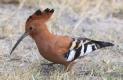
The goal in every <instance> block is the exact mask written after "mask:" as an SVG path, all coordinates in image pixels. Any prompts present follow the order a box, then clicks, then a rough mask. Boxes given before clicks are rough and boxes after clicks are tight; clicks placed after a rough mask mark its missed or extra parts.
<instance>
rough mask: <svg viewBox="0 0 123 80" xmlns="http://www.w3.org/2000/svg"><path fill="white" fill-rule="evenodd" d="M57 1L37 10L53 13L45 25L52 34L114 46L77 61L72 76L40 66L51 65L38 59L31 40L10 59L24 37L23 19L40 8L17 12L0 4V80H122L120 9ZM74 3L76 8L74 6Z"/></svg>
mask: <svg viewBox="0 0 123 80" xmlns="http://www.w3.org/2000/svg"><path fill="white" fill-rule="evenodd" d="M41 1H43V0H41ZM58 1H59V2H56V3H54V4H52V3H50V4H52V5H49V6H47V4H49V3H48V2H45V3H44V4H46V5H45V6H44V5H43V6H40V9H42V10H43V9H44V8H47V7H49V8H54V9H55V13H54V15H53V16H52V18H51V20H50V21H49V22H48V23H47V25H48V26H49V27H48V28H49V30H50V31H51V32H52V33H54V34H57V35H68V36H72V37H78V36H81V37H87V38H90V39H95V40H103V41H110V42H112V43H114V44H115V46H114V47H110V48H105V49H101V50H97V51H94V52H92V53H91V54H90V55H88V56H87V57H84V58H81V59H78V60H77V61H78V63H77V64H75V66H74V67H73V70H72V71H71V72H64V67H63V66H62V65H53V66H48V65H41V64H43V63H50V62H48V61H47V60H45V59H44V58H42V57H41V56H40V55H39V52H38V50H37V47H36V45H35V42H34V41H33V40H32V39H31V38H30V37H27V38H25V39H24V40H23V41H22V42H21V44H20V45H19V46H18V47H17V49H16V50H15V51H14V53H13V55H11V56H10V55H9V52H10V50H11V48H12V47H13V45H14V44H15V42H16V40H17V39H18V38H19V37H20V36H21V34H23V33H24V25H25V21H26V19H27V18H28V16H29V15H31V14H32V13H33V12H34V11H35V10H37V9H38V8H39V6H35V7H34V6H31V7H28V6H23V7H21V8H18V5H15V4H0V80H123V31H122V30H123V16H122V15H123V8H121V7H119V6H118V9H117V7H112V6H109V4H108V3H110V2H106V1H105V2H103V0H102V2H101V0H98V1H100V2H98V1H97V0H95V3H94V2H92V3H91V2H89V0H87V1H88V2H86V0H83V2H82V3H81V5H79V4H78V3H79V2H81V1H79V0H77V1H78V2H77V1H75V2H74V1H73V2H71V3H70V2H60V0H58ZM84 1H85V3H84ZM107 1H108V0H107ZM49 2H50V1H49ZM121 2H122V1H121ZM121 2H119V3H121ZM59 3H62V4H60V5H59ZM68 3H69V4H68ZM73 3H75V4H78V5H77V6H76V5H75V6H73ZM66 4H67V5H66ZM84 4H85V5H84ZM95 4H96V6H95ZM97 4H98V5H97ZM112 4H113V3H112ZM53 5H55V6H53ZM83 5H84V8H83ZM90 5H91V7H90ZM118 5H119V4H118ZM61 6H64V7H61ZM115 6H117V5H115ZM17 9H18V10H17Z"/></svg>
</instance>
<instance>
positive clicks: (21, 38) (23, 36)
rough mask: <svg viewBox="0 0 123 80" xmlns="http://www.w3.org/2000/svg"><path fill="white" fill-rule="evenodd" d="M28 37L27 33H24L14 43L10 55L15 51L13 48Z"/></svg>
mask: <svg viewBox="0 0 123 80" xmlns="http://www.w3.org/2000/svg"><path fill="white" fill-rule="evenodd" d="M27 35H28V32H25V33H24V34H23V35H22V36H21V37H20V38H19V39H18V40H17V42H16V44H15V45H14V47H13V48H12V50H11V52H10V55H11V54H12V52H13V51H14V50H15V48H16V47H17V46H18V44H19V43H20V42H21V41H22V40H23V39H24V38H25V37H26V36H27Z"/></svg>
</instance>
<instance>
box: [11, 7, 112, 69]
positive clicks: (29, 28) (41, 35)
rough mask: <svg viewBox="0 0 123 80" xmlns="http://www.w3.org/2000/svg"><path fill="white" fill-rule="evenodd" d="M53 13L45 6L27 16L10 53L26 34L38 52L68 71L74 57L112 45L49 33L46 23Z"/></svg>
mask: <svg viewBox="0 0 123 80" xmlns="http://www.w3.org/2000/svg"><path fill="white" fill-rule="evenodd" d="M53 13H54V9H49V8H46V9H44V10H42V11H41V10H40V9H38V10H36V11H35V12H34V13H33V14H32V15H31V16H29V17H28V19H27V20H26V23H25V32H24V34H23V35H22V36H21V37H20V38H19V39H18V40H17V42H16V43H15V45H14V46H13V48H12V50H11V52H10V55H11V54H12V53H13V51H14V50H15V48H16V47H17V46H18V44H19V43H20V42H21V41H22V40H23V39H24V38H25V37H26V36H30V37H31V38H32V39H33V40H34V42H35V43H36V45H37V48H38V51H39V53H40V54H41V55H42V56H43V57H44V58H45V59H47V60H48V61H51V62H53V64H62V65H64V66H65V70H66V71H70V70H71V69H72V66H73V65H74V64H75V63H76V62H75V60H76V59H78V58H80V57H83V56H86V55H88V54H89V53H91V52H92V51H95V50H97V49H101V48H105V47H110V46H114V44H113V43H111V42H106V41H97V40H92V39H89V38H82V37H70V36H63V35H55V34H53V33H51V32H50V31H49V30H48V28H47V25H46V23H47V22H48V21H49V19H50V18H51V16H52V15H53ZM30 44H31V43H30Z"/></svg>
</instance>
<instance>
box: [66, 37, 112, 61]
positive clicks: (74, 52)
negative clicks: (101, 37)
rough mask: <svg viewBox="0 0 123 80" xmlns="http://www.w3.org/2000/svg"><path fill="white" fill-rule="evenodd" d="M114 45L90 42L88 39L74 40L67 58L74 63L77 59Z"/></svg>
mask: <svg viewBox="0 0 123 80" xmlns="http://www.w3.org/2000/svg"><path fill="white" fill-rule="evenodd" d="M113 45H114V44H112V43H110V42H104V41H96V40H90V39H87V38H77V39H75V38H74V39H73V41H72V43H71V47H70V49H69V51H68V52H67V54H66V55H65V58H66V60H67V61H73V60H75V59H76V58H78V57H81V56H84V55H87V54H88V53H90V52H92V51H95V50H97V49H100V48H104V47H108V46H113Z"/></svg>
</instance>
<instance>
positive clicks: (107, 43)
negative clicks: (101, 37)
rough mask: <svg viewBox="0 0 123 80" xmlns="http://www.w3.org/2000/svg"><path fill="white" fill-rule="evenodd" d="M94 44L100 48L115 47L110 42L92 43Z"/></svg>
mask: <svg viewBox="0 0 123 80" xmlns="http://www.w3.org/2000/svg"><path fill="white" fill-rule="evenodd" d="M92 42H94V43H95V44H96V46H97V47H98V48H103V47H109V46H114V44H113V43H110V42H104V41H92Z"/></svg>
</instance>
